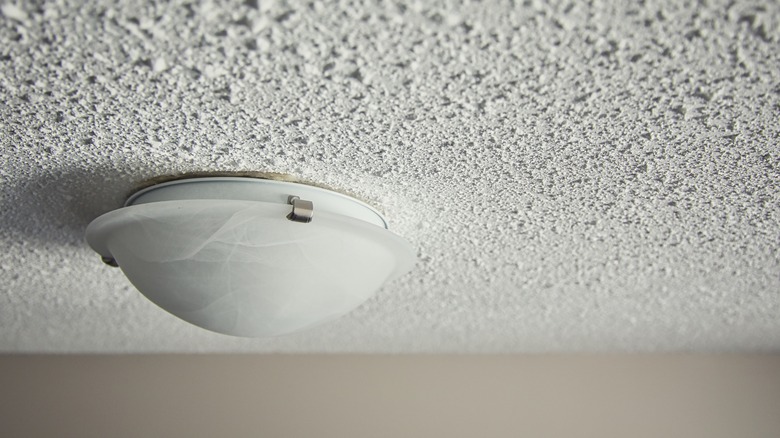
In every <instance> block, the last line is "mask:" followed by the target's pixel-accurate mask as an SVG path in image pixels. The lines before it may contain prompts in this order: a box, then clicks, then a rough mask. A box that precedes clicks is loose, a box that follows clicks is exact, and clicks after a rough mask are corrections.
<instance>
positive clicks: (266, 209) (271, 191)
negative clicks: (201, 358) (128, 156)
mask: <svg viewBox="0 0 780 438" xmlns="http://www.w3.org/2000/svg"><path fill="white" fill-rule="evenodd" d="M86 239H87V243H88V244H89V245H90V246H91V247H92V249H94V250H95V251H96V252H97V253H98V254H100V255H101V256H102V257H103V261H105V262H106V263H108V264H112V265H113V266H119V267H120V268H121V269H122V271H123V272H124V274H125V275H126V276H127V278H128V279H129V280H130V282H131V283H133V285H134V286H135V287H136V288H137V289H138V290H139V291H140V292H141V293H142V294H144V295H145V296H146V297H147V298H149V299H150V300H151V301H152V302H154V303H155V304H157V305H158V306H160V307H161V308H163V309H164V310H166V311H168V312H170V313H172V314H173V315H175V316H177V317H179V318H181V319H183V320H185V321H187V322H190V323H192V324H194V325H196V326H199V327H202V328H205V329H207V330H211V331H214V332H218V333H224V334H228V335H234V336H246V337H264V336H274V335H280V334H285V333H291V332H296V331H300V330H304V329H307V328H309V327H312V326H314V325H318V324H321V323H324V322H326V321H329V320H332V319H335V318H337V317H339V316H341V315H343V314H345V313H347V312H349V311H351V310H352V309H354V308H355V307H357V306H358V305H360V304H361V303H363V302H364V301H365V300H366V299H368V298H369V297H370V296H371V295H373V294H374V292H376V291H377V289H379V288H380V287H381V286H382V285H383V284H384V283H385V282H386V281H389V280H392V279H394V278H397V277H399V276H400V275H402V274H404V273H406V272H408V271H409V270H410V269H411V267H412V265H414V261H415V256H414V251H413V249H412V247H411V246H410V245H409V243H407V242H406V241H405V240H404V239H402V238H401V237H399V236H398V235H396V234H393V233H392V232H390V231H389V230H388V229H387V223H386V222H385V220H384V218H383V217H382V216H381V215H380V214H379V213H378V212H377V211H376V210H374V209H373V208H371V207H369V206H368V205H366V204H365V203H363V202H360V201H358V200H356V199H353V198H351V197H348V196H345V195H342V194H340V193H336V192H332V191H329V190H325V189H321V188H317V187H312V186H308V185H303V184H298V183H290V182H281V181H273V180H264V179H256V178H244V177H205V178H191V179H184V180H178V181H171V182H167V183H162V184H158V185H154V186H152V187H149V188H146V189H144V190H141V191H139V192H137V193H135V194H134V195H132V196H131V197H130V198H129V199H128V200H127V202H126V203H125V206H124V207H123V208H120V209H117V210H114V211H111V212H108V213H106V214H104V215H102V216H100V217H98V218H97V219H95V220H93V221H92V222H91V223H90V224H89V226H88V227H87V232H86Z"/></svg>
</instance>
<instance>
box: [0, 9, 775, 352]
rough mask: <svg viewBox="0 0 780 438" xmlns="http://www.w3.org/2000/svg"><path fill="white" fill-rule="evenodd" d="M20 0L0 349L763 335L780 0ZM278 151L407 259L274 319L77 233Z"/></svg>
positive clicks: (306, 347) (9, 113) (481, 347)
mask: <svg viewBox="0 0 780 438" xmlns="http://www.w3.org/2000/svg"><path fill="white" fill-rule="evenodd" d="M761 3H762V2H757V3H756V2H753V3H746V4H742V3H741V2H739V1H737V2H735V1H700V2H680V1H668V2H655V1H646V2H634V1H625V2H612V1H591V2H569V1H563V2H552V3H544V2H541V1H525V2H523V1H518V2H512V3H507V2H491V1H484V2H477V1H473V2H469V1H465V2H463V3H449V2H446V3H433V2H417V1H404V0H401V1H395V2H347V1H344V2H337V3H336V2H334V3H325V2H320V1H309V2H305V3H294V2H274V1H263V0H259V1H258V0H254V1H253V0H247V1H241V2H215V1H202V2H198V1H192V0H190V1H159V2H153V1H148V2H132V1H116V2H111V1H87V2H84V1H67V0H60V1H51V2H44V1H30V2H28V1H25V2H19V3H13V2H8V1H7V0H6V2H5V3H3V4H2V7H1V10H0V12H2V14H1V15H2V16H1V17H0V43H2V45H1V46H0V96H1V97H2V104H1V105H0V125H1V126H2V131H1V132H2V173H1V174H0V178H1V179H2V188H1V189H0V202H1V203H2V204H1V205H0V215H1V216H2V225H1V226H0V228H1V229H0V236H1V237H2V252H1V253H0V267H1V268H2V286H1V287H2V290H1V291H0V350H2V351H63V352H68V351H86V352H125V351H126V352H144V351H145V352H153V351H257V352H276V351H287V352H299V351H300V352H307V351H320V352H322V351H325V352H327V351H339V352H444V351H452V352H483V351H486V352H487V351H490V352H539V351H604V350H609V351H659V350H661V351H663V350H693V351H702V350H776V349H779V348H780V258H779V256H778V247H779V246H780V188H779V187H778V186H779V184H780V148H778V137H779V136H780V33H779V32H780V31H778V29H780V6H779V5H778V3H777V2H763V3H766V4H763V5H762V4H761ZM236 171H253V172H278V173H282V174H288V175H292V176H294V177H295V178H299V179H301V180H304V181H310V182H314V183H318V184H323V185H325V186H328V187H332V188H334V189H337V190H342V191H347V192H350V193H353V194H354V195H356V196H358V197H360V198H362V199H365V200H366V201H368V202H369V203H370V204H372V205H374V206H375V207H376V208H378V209H380V210H381V211H383V212H384V213H385V214H386V216H387V217H388V219H389V221H390V226H391V229H392V230H393V231H395V232H396V233H398V234H400V235H402V236H404V237H405V238H407V239H408V240H409V241H410V242H411V243H412V245H413V246H414V247H415V248H416V249H417V251H418V259H419V260H418V262H417V265H416V267H415V269H414V270H413V271H412V272H411V273H410V274H408V275H406V276H405V277H403V278H401V279H400V280H398V281H396V282H394V283H391V284H388V285H387V286H386V287H385V288H383V289H382V290H381V291H380V292H379V293H378V294H377V295H376V296H375V297H374V298H372V299H371V300H369V301H368V302H367V303H365V304H364V305H363V306H361V307H360V308H358V309H357V310H356V311H354V312H352V313H351V314H349V315H347V316H345V317H343V318H341V319H339V320H337V321H335V322H332V323H329V324H327V325H325V326H322V327H319V328H316V329H313V330H310V331H307V332H303V333H299V334H295V335H290V336H284V337H278V338H273V339H241V338H233V337H227V336H221V335H217V334H213V333H210V332H206V331H204V330H201V329H198V328H196V327H194V326H190V325H189V324H187V323H185V322H183V321H180V320H178V319H176V318H175V317H173V316H170V315H169V314H167V313H165V312H164V311H162V310H160V309H159V308H157V307H156V306H155V305H153V304H152V303H151V302H149V301H147V300H146V299H145V298H143V296H141V295H140V294H139V293H138V292H136V291H135V290H134V289H133V288H132V286H131V285H130V284H129V283H128V281H127V280H126V279H125V277H124V276H123V275H122V273H121V272H120V271H119V270H116V269H112V268H109V267H106V266H104V265H103V264H102V263H100V261H99V259H98V258H97V256H96V255H95V254H94V253H92V251H91V250H90V249H89V248H88V247H87V246H86V244H85V243H84V241H83V232H84V229H85V227H86V225H87V224H88V223H89V221H90V220H92V219H93V218H95V217H96V216H98V215H100V214H101V213H104V212H106V211H109V210H111V209H114V208H117V207H119V206H120V205H121V204H122V202H123V200H124V199H125V197H126V196H127V195H128V194H129V193H132V191H133V190H135V189H136V188H138V187H140V186H141V185H143V184H145V182H146V181H149V180H150V179H152V178H154V177H157V176H161V175H181V174H186V173H194V172H236Z"/></svg>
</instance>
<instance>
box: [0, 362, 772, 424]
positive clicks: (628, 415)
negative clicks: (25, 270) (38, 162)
mask: <svg viewBox="0 0 780 438" xmlns="http://www.w3.org/2000/svg"><path fill="white" fill-rule="evenodd" d="M0 390H1V391H2V392H1V393H0V435H2V436H8V437H35V436H51V437H69V436H72V437H92V436H94V437H157V436H161V437H169V436H213V437H217V436H220V437H234V436H237V437H242V436H265V437H411V436H419V437H510V436H512V437H514V436H532V437H546V436H554V437H665V438H668V437H686V438H689V437H707V438H713V437H740V438H742V437H767V438H777V437H780V356H777V355H775V356H657V355H650V356H319V355H312V356H282V355H280V356H276V355H266V356H231V355H203V356H191V355H160V356H156V355H151V356H0Z"/></svg>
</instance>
